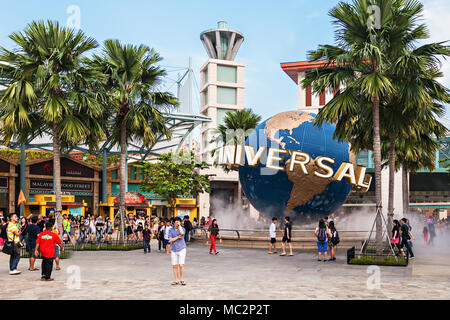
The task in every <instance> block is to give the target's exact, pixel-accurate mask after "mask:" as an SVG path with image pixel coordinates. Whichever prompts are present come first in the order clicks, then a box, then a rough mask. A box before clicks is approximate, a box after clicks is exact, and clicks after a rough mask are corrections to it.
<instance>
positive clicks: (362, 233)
mask: <svg viewBox="0 0 450 320" xmlns="http://www.w3.org/2000/svg"><path fill="white" fill-rule="evenodd" d="M314 231H315V229H295V230H292V232H291V235H292V238H293V239H294V240H295V239H296V238H297V239H299V238H300V239H315V235H314ZM283 232H284V231H282V230H278V231H277V237H281V236H282V234H283ZM220 233H221V235H222V237H223V238H226V239H230V238H231V239H230V240H237V241H241V240H242V239H245V238H248V240H255V241H258V240H269V239H270V237H269V235H268V230H261V229H229V228H223V229H220ZM368 233H369V231H367V230H339V236H340V238H341V240H342V239H344V240H346V239H348V238H351V239H352V240H355V238H356V239H361V240H364V239H365V237H366V236H367V234H368ZM230 234H231V235H230ZM233 234H236V238H234V237H233ZM208 235H209V230H208V228H201V227H198V228H195V229H194V235H193V236H194V237H200V238H202V237H203V238H204V239H206V240H207V239H208Z"/></svg>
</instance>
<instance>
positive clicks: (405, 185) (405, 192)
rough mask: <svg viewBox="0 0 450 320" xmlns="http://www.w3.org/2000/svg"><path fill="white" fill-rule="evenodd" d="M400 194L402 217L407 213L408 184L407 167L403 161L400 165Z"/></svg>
mask: <svg viewBox="0 0 450 320" xmlns="http://www.w3.org/2000/svg"><path fill="white" fill-rule="evenodd" d="M402 193H403V215H405V214H407V213H408V209H409V182H408V165H407V164H406V162H405V161H403V163H402Z"/></svg>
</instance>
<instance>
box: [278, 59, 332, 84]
mask: <svg viewBox="0 0 450 320" xmlns="http://www.w3.org/2000/svg"><path fill="white" fill-rule="evenodd" d="M326 63H327V61H326V60H319V61H311V62H310V61H298V62H284V63H280V65H281V68H282V69H283V70H284V72H286V74H287V75H288V76H289V77H290V78H291V79H292V80H293V81H294V82H295V84H298V73H299V72H300V71H303V72H307V71H311V70H314V69H317V68H320V67H323V66H324V65H325V64H326Z"/></svg>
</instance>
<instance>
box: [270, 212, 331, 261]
mask: <svg viewBox="0 0 450 320" xmlns="http://www.w3.org/2000/svg"><path fill="white" fill-rule="evenodd" d="M277 221H278V219H277V218H276V217H273V218H272V223H271V224H270V226H269V236H270V243H269V252H268V253H269V254H275V253H277V246H276V243H277V230H278V229H277V228H278V226H277ZM314 235H315V237H316V238H317V249H318V250H317V251H318V260H319V261H322V254H323V258H324V260H323V261H336V247H337V245H338V243H339V241H340V240H339V233H338V231H337V230H336V227H335V225H334V221H328V217H325V218H323V219H320V220H319V225H318V227H317V228H316V229H315V231H314ZM287 247H288V248H289V254H287V253H286V248H287ZM328 249H330V255H331V256H330V259H328ZM281 250H282V252H281V254H280V256H286V255H287V256H293V255H294V254H293V252H292V222H291V219H290V217H285V218H284V225H283V238H282V240H281Z"/></svg>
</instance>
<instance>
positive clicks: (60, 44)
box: [0, 21, 103, 230]
mask: <svg viewBox="0 0 450 320" xmlns="http://www.w3.org/2000/svg"><path fill="white" fill-rule="evenodd" d="M9 38H10V39H11V40H12V41H13V42H14V44H15V45H16V47H15V48H14V49H13V50H8V49H6V48H1V49H0V74H1V77H2V78H3V79H4V83H5V84H6V86H7V88H6V89H5V90H4V91H3V92H2V95H1V97H0V125H1V128H2V131H1V136H2V138H3V139H5V141H6V142H9V141H11V139H14V140H16V141H18V142H22V143H26V142H27V141H30V140H32V139H33V138H35V137H36V136H40V135H43V134H44V133H45V134H48V135H49V136H50V137H51V139H52V142H53V175H54V191H55V195H56V222H57V225H58V227H59V229H60V230H62V216H61V212H62V205H61V174H60V169H61V165H60V155H61V150H67V149H68V148H70V147H71V146H74V145H77V144H81V143H89V144H91V145H94V144H95V143H94V142H95V141H98V140H100V139H102V138H103V132H102V130H101V125H100V123H99V119H100V116H101V114H102V105H101V104H100V103H99V102H98V101H99V97H98V96H97V95H96V93H95V92H93V91H92V90H91V80H92V79H93V78H96V77H98V76H99V75H98V74H97V73H96V72H95V71H93V70H91V69H89V68H88V67H86V65H85V64H84V63H83V56H84V55H85V54H86V53H87V52H88V51H89V50H91V49H93V48H95V47H97V42H96V41H95V40H94V39H92V38H90V37H87V36H86V35H85V34H84V33H83V32H82V31H75V30H72V29H68V28H63V27H60V25H59V24H58V22H52V21H47V22H43V21H39V22H32V23H30V24H29V25H28V26H27V27H26V28H25V29H24V31H23V32H15V33H12V34H11V35H10V36H9Z"/></svg>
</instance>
